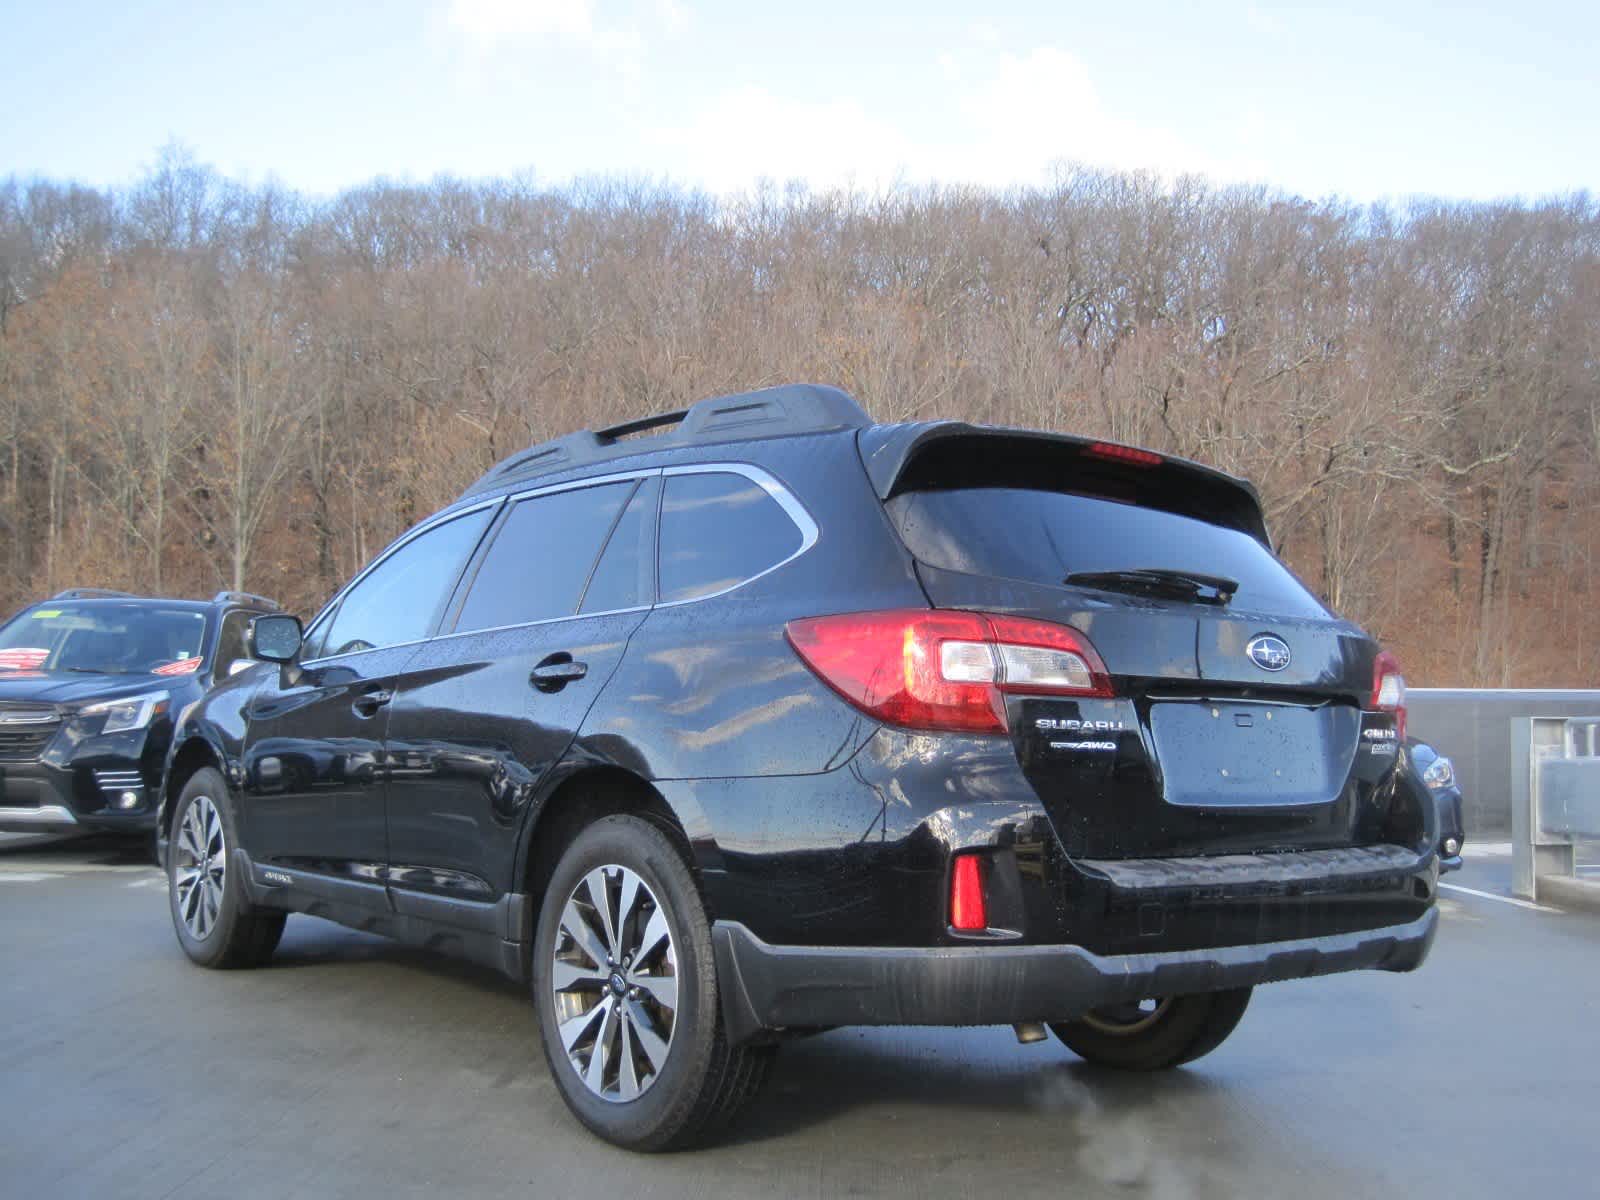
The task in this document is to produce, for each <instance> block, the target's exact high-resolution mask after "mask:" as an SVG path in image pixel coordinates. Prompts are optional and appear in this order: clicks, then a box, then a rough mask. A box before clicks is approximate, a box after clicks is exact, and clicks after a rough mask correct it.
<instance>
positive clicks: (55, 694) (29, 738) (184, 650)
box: [0, 588, 278, 836]
mask: <svg viewBox="0 0 1600 1200" xmlns="http://www.w3.org/2000/svg"><path fill="white" fill-rule="evenodd" d="M276 611H278V606H277V605H276V604H275V603H274V602H273V601H271V600H268V599H265V598H264V597H261V596H252V595H248V594H245V593H240V592H220V593H218V594H217V595H216V596H215V597H213V598H212V599H211V600H209V601H196V600H167V599H160V598H155V597H145V596H132V595H128V594H127V593H124V592H113V591H107V590H103V589H99V588H73V589H71V590H68V591H65V592H61V593H59V594H58V595H56V596H54V597H52V598H51V599H50V600H47V601H45V602H43V603H41V604H35V605H33V606H31V607H29V608H25V609H23V610H22V611H21V612H19V613H18V614H16V615H15V616H14V617H12V618H11V620H9V621H7V622H6V623H5V625H3V626H0V831H3V832H9V833H24V832H35V833H71V832H76V831H80V830H101V831H114V832H119V833H132V834H142V835H147V836H148V835H151V834H153V833H154V831H155V829H156V812H157V809H158V808H159V804H158V798H159V796H160V783H161V772H162V769H163V767H164V766H165V763H166V756H167V748H168V745H169V743H170V742H171V739H172V726H173V720H174V718H175V717H176V715H177V714H178V713H179V712H180V711H181V710H182V709H183V708H184V706H185V705H187V704H190V703H192V702H193V701H196V700H198V699H200V697H201V696H202V695H204V694H205V691H206V689H207V688H209V687H211V686H212V685H213V684H215V683H216V682H217V681H219V680H221V679H224V678H226V677H227V675H228V673H229V671H230V669H231V668H232V665H233V664H234V663H235V662H236V661H238V660H242V659H244V658H245V657H246V655H247V651H246V648H245V647H246V643H247V640H248V639H247V637H246V633H247V629H248V626H249V623H250V620H251V619H252V618H253V617H255V616H258V615H260V614H262V613H269V612H276Z"/></svg>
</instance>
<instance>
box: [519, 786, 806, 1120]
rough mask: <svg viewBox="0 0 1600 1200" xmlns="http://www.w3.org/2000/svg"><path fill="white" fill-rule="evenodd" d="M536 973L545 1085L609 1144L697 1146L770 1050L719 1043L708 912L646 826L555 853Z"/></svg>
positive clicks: (672, 852) (598, 829) (588, 831)
mask: <svg viewBox="0 0 1600 1200" xmlns="http://www.w3.org/2000/svg"><path fill="white" fill-rule="evenodd" d="M602 904H603V905H604V915H602V911H601V906H602ZM633 954H637V956H638V957H637V959H636V960H635V959H634V958H633V957H632V955H633ZM619 955H621V956H623V957H622V958H620V959H619ZM532 974H533V978H532V986H533V1001H534V1008H535V1010H536V1011H537V1014H538V1020H539V1034H540V1038H539V1040H540V1043H541V1044H542V1045H543V1047H544V1053H545V1061H546V1062H548V1063H549V1065H550V1074H551V1077H552V1078H553V1079H554V1080H555V1084H556V1087H557V1088H558V1089H559V1090H560V1092H561V1098H562V1099H563V1100H565V1101H566V1104H567V1107H568V1108H570V1109H571V1110H572V1112H573V1115H575V1116H576V1117H577V1118H578V1120H580V1121H582V1122H583V1124H584V1125H586V1126H588V1128H589V1129H590V1130H591V1131H592V1132H593V1133H595V1134H597V1135H598V1136H600V1137H602V1138H604V1139H605V1140H606V1141H608V1142H611V1143H612V1144H613V1145H617V1146H621V1147H624V1148H625V1149H629V1150H644V1151H658V1150H676V1149H681V1148H683V1147H685V1146H689V1145H692V1144H694V1143H696V1142H698V1141H702V1140H704V1139H706V1138H707V1137H709V1136H710V1135H712V1134H713V1133H715V1132H716V1131H717V1130H719V1129H721V1128H722V1127H723V1126H725V1125H726V1124H727V1123H728V1122H729V1121H731V1120H732V1119H733V1118H734V1117H735V1116H736V1115H737V1114H738V1112H739V1110H740V1109H742V1108H743V1107H744V1106H745V1105H746V1104H748V1103H749V1101H750V1100H751V1099H752V1098H753V1097H754V1096H755V1094H756V1092H758V1091H759V1090H760V1088H761V1085H762V1084H763V1083H764V1082H765V1081H766V1078H767V1076H768V1074H769V1073H770V1071H771V1068H772V1061H773V1057H774V1054H775V1053H776V1047H774V1046H750V1047H734V1046H730V1045H729V1044H728V1041H727V1037H726V1035H725V1033H724V1031H723V1025H722V1009H721V1005H720V1002H719V997H718V992H717V974H716V960H715V957H714V955H713V953H712V948H711V926H710V922H709V921H708V920H707V918H706V911H705V905H704V904H703V903H702V902H701V899H700V893H699V889H698V888H697V887H696V886H695V882H694V877H693V875H691V874H690V871H689V866H688V863H687V862H686V861H685V858H684V855H683V854H682V853H681V852H680V851H679V850H678V848H677V846H676V845H675V844H674V843H673V841H672V840H671V839H670V838H669V837H668V836H667V834H666V833H664V832H663V831H662V830H661V829H659V828H658V827H657V826H655V825H654V824H652V823H651V822H650V821H648V820H645V819H643V818H640V817H635V816H627V815H616V816H608V817H603V818H601V819H600V820H598V821H595V822H594V823H593V824H591V825H589V826H587V827H586V828H585V829H583V830H582V832H580V833H579V834H578V835H577V837H575V838H574V839H573V841H572V843H571V844H570V845H569V846H568V847H567V849H566V850H565V851H564V852H563V853H562V855H561V858H560V860H559V861H558V862H557V864H556V868H555V871H554V873H553V874H552V875H551V878H550V884H549V887H548V888H547V889H546V891H545V893H544V900H543V903H542V904H541V905H540V912H539V924H538V928H537V930H536V932H535V935H534V953H533V973H532ZM558 987H559V988H560V991H559V992H558V991H557V988H558ZM668 1000H670V1001H672V1003H670V1004H669V1003H666V1002H665V1001H668ZM597 1057H598V1059H599V1063H598V1065H597V1063H596V1058H597Z"/></svg>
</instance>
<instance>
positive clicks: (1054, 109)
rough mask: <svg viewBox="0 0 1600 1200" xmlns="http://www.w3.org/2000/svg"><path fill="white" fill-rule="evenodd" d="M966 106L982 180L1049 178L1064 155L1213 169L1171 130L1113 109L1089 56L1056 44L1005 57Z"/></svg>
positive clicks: (1125, 165) (1106, 162) (1118, 163)
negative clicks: (1098, 84)
mask: <svg viewBox="0 0 1600 1200" xmlns="http://www.w3.org/2000/svg"><path fill="white" fill-rule="evenodd" d="M961 108H962V111H963V113H964V115H965V116H966V118H967V121H968V123H969V127H970V134H971V142H970V148H969V155H970V157H969V162H970V164H971V166H970V168H969V169H973V170H975V171H976V172H977V176H978V178H979V181H981V182H987V183H996V182H1002V181H1005V180H1006V179H1008V178H1010V179H1015V178H1016V177H1017V176H1018V175H1019V174H1025V175H1028V176H1038V175H1042V174H1043V172H1044V171H1045V170H1047V169H1048V167H1049V166H1050V164H1051V163H1053V162H1057V161H1059V160H1062V159H1071V160H1077V161H1082V162H1087V163H1092V164H1094V165H1096V166H1107V167H1116V168H1119V169H1124V170H1127V169H1138V168H1152V169H1156V170H1160V171H1163V172H1172V173H1181V172H1183V171H1192V170H1204V169H1206V167H1207V164H1206V163H1205V162H1204V161H1203V159H1202V157H1201V156H1200V155H1199V154H1197V153H1196V152H1195V151H1194V150H1193V149H1192V148H1191V147H1189V146H1186V145H1185V144H1184V143H1183V142H1182V140H1181V139H1179V138H1177V137H1174V136H1173V135H1172V134H1171V133H1169V132H1167V131H1166V130H1164V129H1160V128H1157V127H1152V126H1145V125H1141V124H1139V123H1138V122H1135V121H1131V120H1128V119H1126V118H1122V117H1119V116H1117V115H1116V114H1115V113H1112V112H1110V111H1108V109H1107V108H1106V105H1105V103H1104V102H1103V101H1102V99H1101V97H1100V93H1099V91H1098V89H1096V87H1095V84H1094V81H1093V80H1092V79H1091V78H1090V75H1089V70H1088V68H1087V67H1086V66H1085V65H1084V63H1083V62H1082V60H1080V59H1078V58H1077V57H1075V56H1074V55H1071V54H1068V53H1067V52H1066V51H1064V50H1058V49H1055V48H1053V47H1049V46H1042V47H1040V48H1038V49H1036V50H1033V51H1030V52H1029V53H1028V54H1026V55H1023V56H1017V55H1010V54H1007V55H1003V56H1002V57H1001V58H1000V60H999V63H998V65H997V67H996V69H995V71H994V73H993V74H992V75H991V76H990V77H989V78H988V79H986V80H984V81H983V82H982V83H981V84H979V85H978V86H977V87H975V88H974V89H972V90H971V91H970V92H969V93H967V94H966V95H965V96H964V97H963V98H962V99H961Z"/></svg>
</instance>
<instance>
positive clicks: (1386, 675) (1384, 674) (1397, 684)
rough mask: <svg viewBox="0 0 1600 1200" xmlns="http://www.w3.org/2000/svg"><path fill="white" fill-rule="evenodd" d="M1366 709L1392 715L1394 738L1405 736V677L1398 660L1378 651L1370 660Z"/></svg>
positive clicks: (1385, 651) (1382, 651)
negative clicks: (1370, 675)
mask: <svg viewBox="0 0 1600 1200" xmlns="http://www.w3.org/2000/svg"><path fill="white" fill-rule="evenodd" d="M1368 707H1369V708H1372V709H1374V710H1375V711H1378V712H1392V713H1393V714H1394V731H1395V736H1396V737H1398V738H1402V739H1403V738H1404V737H1405V736H1406V677H1405V676H1404V675H1402V674H1401V673H1400V660H1399V659H1397V658H1396V657H1395V656H1394V655H1392V654H1390V653H1389V652H1388V651H1387V650H1380V651H1379V652H1378V657H1377V658H1375V659H1373V660H1372V698H1371V700H1370V701H1369V702H1368Z"/></svg>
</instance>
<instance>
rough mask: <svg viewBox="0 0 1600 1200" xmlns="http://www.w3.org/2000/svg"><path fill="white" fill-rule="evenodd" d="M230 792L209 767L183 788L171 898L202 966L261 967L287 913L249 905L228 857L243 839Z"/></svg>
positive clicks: (173, 843) (172, 845)
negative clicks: (239, 838)
mask: <svg viewBox="0 0 1600 1200" xmlns="http://www.w3.org/2000/svg"><path fill="white" fill-rule="evenodd" d="M238 829H239V825H238V822H237V821H236V820H235V819H234V810H233V797H232V796H230V795H229V794H228V786H227V784H226V783H225V782H224V781H223V778H222V776H221V775H220V774H219V773H218V772H217V771H215V770H213V769H211V768H210V767H206V768H203V769H201V770H199V771H196V772H195V773H194V774H193V775H192V776H191V777H190V778H189V782H188V783H186V784H185V785H184V787H183V792H182V794H181V795H180V796H179V797H178V803H177V805H176V807H175V808H174V810H173V814H172V836H171V838H170V839H169V841H168V844H167V854H166V858H167V862H166V871H167V896H168V901H169V907H170V908H171V911H172V926H173V930H174V931H175V932H176V933H177V935H178V944H179V945H180V946H182V947H183V952H184V953H185V954H187V955H188V956H189V958H190V960H191V961H193V962H195V963H197V964H199V965H200V966H202V967H214V968H218V969H222V970H228V969H232V968H236V967H257V966H260V965H261V964H263V963H265V962H266V961H267V960H268V959H270V958H271V957H272V952H273V951H274V950H276V949H277V948H278V939H279V938H280V937H282V936H283V923H284V920H285V918H286V914H284V913H281V912H273V911H271V910H270V909H258V908H252V907H251V906H250V903H249V901H248V900H247V899H246V898H245V894H244V884H243V881H242V880H240V879H239V877H238V871H236V870H235V869H234V865H233V863H232V861H230V859H231V855H232V852H233V849H234V847H236V846H237V845H238V844H239V841H238Z"/></svg>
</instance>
